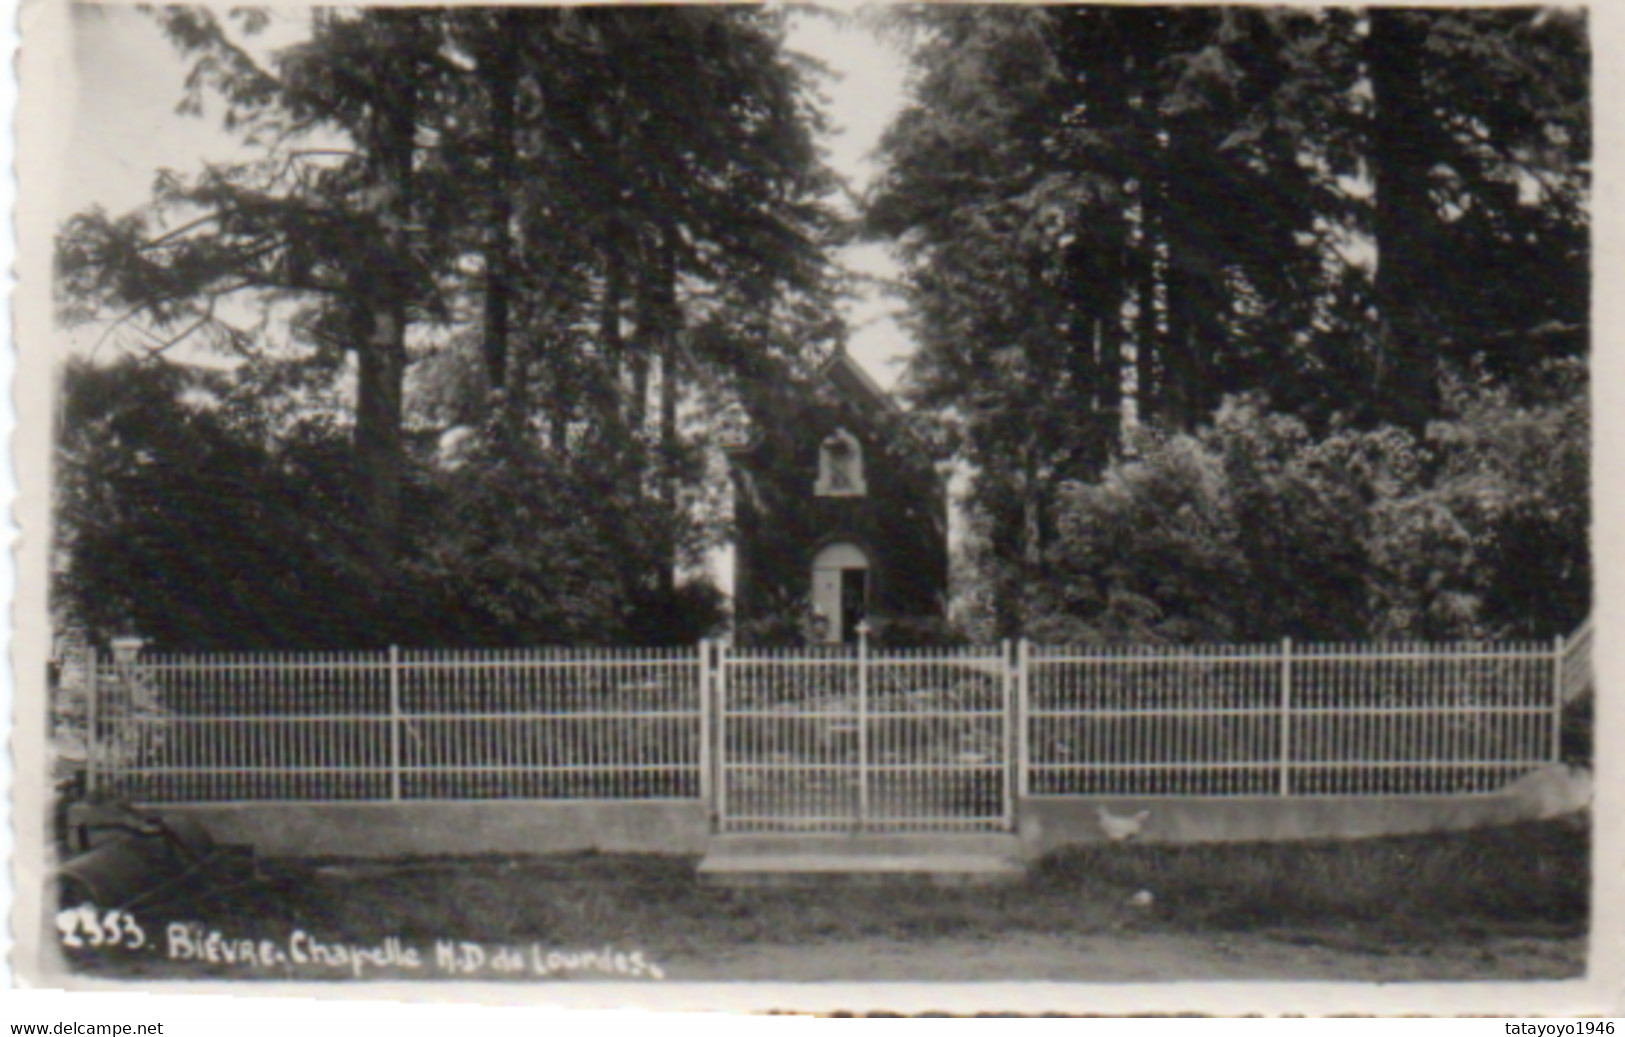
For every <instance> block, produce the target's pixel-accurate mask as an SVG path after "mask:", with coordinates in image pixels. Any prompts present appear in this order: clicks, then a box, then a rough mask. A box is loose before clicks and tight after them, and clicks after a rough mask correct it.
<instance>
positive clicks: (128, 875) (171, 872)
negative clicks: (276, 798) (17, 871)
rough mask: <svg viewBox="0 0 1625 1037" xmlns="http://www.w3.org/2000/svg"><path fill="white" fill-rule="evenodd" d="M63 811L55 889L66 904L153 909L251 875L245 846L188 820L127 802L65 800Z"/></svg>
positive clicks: (251, 862)
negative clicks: (220, 839)
mask: <svg viewBox="0 0 1625 1037" xmlns="http://www.w3.org/2000/svg"><path fill="white" fill-rule="evenodd" d="M61 814H62V816H63V817H64V819H65V821H64V822H63V823H61V824H59V826H58V838H59V840H61V841H62V843H63V845H61V846H59V848H58V849H59V852H60V853H61V856H62V859H63V861H64V863H63V864H62V866H61V867H60V868H58V869H57V894H58V897H59V901H60V903H61V904H62V906H64V907H68V906H77V905H79V904H86V903H88V904H93V905H95V906H96V907H98V908H103V909H107V908H122V909H124V910H130V909H133V908H136V907H151V906H154V905H157V904H160V903H163V902H165V901H168V900H170V899H173V898H175V897H177V896H185V897H186V898H188V899H191V898H192V897H195V896H196V895H198V894H200V893H202V894H208V893H211V892H217V891H224V890H227V889H230V888H233V887H235V886H238V885H241V884H242V883H243V882H245V881H247V880H249V879H252V878H253V876H254V855H253V849H252V848H251V847H232V846H221V845H218V844H217V843H216V842H215V841H214V838H213V836H211V835H210V834H209V830H208V828H206V827H205V826H204V825H203V824H202V823H201V822H199V821H195V820H193V819H191V818H187V817H166V816H164V815H162V814H158V813H147V812H143V811H140V810H137V809H135V808H134V807H132V806H130V805H129V804H125V803H88V802H85V803H78V804H70V805H68V806H66V807H65V808H63V810H62V812H61Z"/></svg>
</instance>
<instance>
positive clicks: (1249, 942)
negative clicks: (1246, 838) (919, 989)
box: [660, 933, 1585, 983]
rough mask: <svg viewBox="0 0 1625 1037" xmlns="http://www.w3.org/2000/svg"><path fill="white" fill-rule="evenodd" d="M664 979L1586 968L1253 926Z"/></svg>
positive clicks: (902, 953) (1580, 946)
mask: <svg viewBox="0 0 1625 1037" xmlns="http://www.w3.org/2000/svg"><path fill="white" fill-rule="evenodd" d="M660 964H661V966H662V967H663V968H664V969H665V971H666V976H667V978H668V979H670V980H677V981H684V980H688V981H712V980H757V981H763V980H777V981H782V982H820V981H848V982H863V981H873V982H966V981H977V980H981V981H1000V980H1008V981H1040V982H1041V981H1061V982H1074V983H1079V982H1081V983H1135V982H1142V983H1143V982H1161V981H1169V980H1210V981H1211V980H1328V981H1345V982H1403V981H1407V980H1410V981H1414V980H1433V981H1454V980H1520V979H1562V978H1572V977H1575V976H1578V975H1580V974H1582V973H1583V972H1584V969H1585V941H1584V940H1580V939H1534V938H1518V939H1508V938H1499V939H1491V940H1485V941H1483V942H1482V943H1479V944H1475V945H1472V946H1468V945H1455V946H1450V947H1441V948H1429V949H1417V948H1409V949H1404V950H1396V951H1393V952H1387V953H1385V952H1382V951H1380V950H1376V949H1373V948H1369V947H1337V946H1333V945H1329V941H1326V940H1325V939H1324V937H1321V938H1317V939H1315V940H1313V941H1311V940H1308V939H1295V938H1292V937H1275V936H1261V935H1255V934H1227V935H1222V936H1199V935H1187V934H1180V933H1123V934H1113V935H1103V934H1091V935H1086V936H1079V937H1065V936H1055V935H1045V934H1023V935H1017V936H1009V937H1004V938H1001V939H998V940H967V939H941V940H922V941H909V942H901V941H894V940H868V941H861V942H859V941H843V942H834V943H820V944H812V945H808V946H794V945H790V944H760V945H754V946H750V947H741V948H739V949H737V950H730V951H726V952H718V953H715V954H709V955H703V956H700V955H696V956H692V957H679V958H671V959H664V960H662V961H661V963H660Z"/></svg>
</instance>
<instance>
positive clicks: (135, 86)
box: [55, 6, 912, 388]
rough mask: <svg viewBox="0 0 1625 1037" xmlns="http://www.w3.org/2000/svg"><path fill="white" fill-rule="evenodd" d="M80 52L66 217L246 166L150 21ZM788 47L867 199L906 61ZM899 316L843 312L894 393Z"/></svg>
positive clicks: (120, 14)
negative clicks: (818, 88) (160, 183)
mask: <svg viewBox="0 0 1625 1037" xmlns="http://www.w3.org/2000/svg"><path fill="white" fill-rule="evenodd" d="M301 21H302V19H301V17H300V15H299V13H298V12H297V11H295V10H293V9H284V11H283V12H282V13H280V14H279V16H278V19H277V20H276V21H275V22H273V24H272V26H271V27H270V29H269V30H268V31H267V34H266V38H267V39H269V40H271V41H273V42H274V43H276V44H280V43H284V42H288V41H290V40H292V39H294V38H297V34H298V26H299V25H300V23H301ZM73 42H74V46H73V66H74V75H73V76H71V77H69V78H70V81H71V84H72V86H73V87H74V88H75V89H76V90H77V97H76V98H75V102H74V104H73V107H72V111H73V123H72V126H71V128H70V129H69V131H68V133H67V134H66V144H67V149H68V150H67V155H68V156H69V157H68V160H67V161H66V162H64V163H63V167H64V168H63V173H64V175H63V176H62V178H61V180H60V182H59V183H58V184H57V185H56V188H57V191H58V197H57V204H56V206H55V210H56V212H58V213H59V214H60V217H66V216H67V215H69V214H71V213H75V212H79V211H82V210H84V209H86V208H88V207H90V206H92V205H100V206H102V207H103V208H105V209H107V210H108V211H109V212H112V213H121V212H125V211H128V210H130V209H132V208H135V207H136V206H138V205H140V204H141V203H142V202H144V201H145V200H146V199H147V198H148V196H149V195H150V192H151V187H152V183H153V177H154V174H155V173H156V171H158V170H159V169H162V168H171V169H174V170H177V171H179V172H183V173H185V172H191V171H194V170H196V169H198V168H199V167H200V166H201V165H202V164H203V163H204V162H206V161H210V160H213V161H223V160H227V159H231V158H233V157H237V156H239V155H240V150H239V148H238V146H237V144H236V142H235V140H234V139H233V138H232V137H230V136H229V135H228V134H226V133H225V132H224V131H222V130H221V129H220V128H219V115H220V111H219V109H218V108H215V109H213V110H208V109H206V111H205V114H204V116H203V117H193V116H184V115H179V114H177V113H176V110H175V109H176V106H177V105H178V104H179V102H180V101H181V98H182V96H183V94H184V90H185V75H186V69H187V64H186V63H185V61H184V60H183V59H182V58H181V57H179V56H178V55H177V54H176V52H175V50H174V48H173V47H172V46H171V45H170V43H169V42H168V41H167V40H165V39H164V38H163V36H162V35H161V34H160V32H159V31H158V29H157V27H156V25H155V24H154V23H153V21H152V19H151V18H149V17H147V16H145V15H143V14H141V13H139V12H137V11H135V10H133V9H131V8H127V7H89V6H80V7H76V8H75V9H74V41H73ZM789 43H790V46H791V47H792V49H795V50H798V51H801V52H804V53H806V54H809V55H811V56H812V57H814V58H817V59H818V60H820V61H821V62H823V63H824V64H825V65H826V66H828V67H829V68H830V70H831V72H832V73H833V75H832V76H831V77H830V78H829V79H828V80H827V81H826V82H825V83H824V84H823V93H824V94H825V95H826V96H827V97H828V99H829V108H828V114H829V119H830V124H831V133H830V134H829V135H828V136H827V138H826V139H825V141H824V144H825V147H826V148H827V149H828V152H829V161H830V163H831V165H833V166H834V168H835V169H836V170H837V171H838V172H839V173H840V174H842V175H843V176H845V177H846V178H847V179H848V180H849V181H850V183H851V185H852V187H853V189H854V190H856V191H860V192H861V191H862V190H863V189H864V188H865V187H866V186H867V185H868V184H869V183H870V182H871V181H872V179H873V177H874V176H875V174H876V172H877V166H876V164H875V163H874V161H873V159H872V153H873V151H874V149H875V147H876V145H877V144H878V143H879V140H880V137H881V134H882V133H883V132H884V131H885V128H886V126H887V124H888V123H889V122H890V121H891V119H892V117H893V116H894V115H895V114H896V112H897V111H898V109H899V108H900V106H901V104H902V101H903V96H904V60H903V58H902V56H901V55H899V54H898V53H896V52H895V51H894V50H892V49H890V48H889V47H888V45H887V44H885V43H883V42H881V41H880V40H879V39H877V38H876V37H875V36H874V35H873V34H872V33H870V32H869V31H868V30H867V29H865V28H864V27H862V26H860V25H857V24H853V23H851V22H849V21H848V22H841V23H837V22H836V21H834V20H831V19H826V18H818V17H807V16H798V17H797V18H796V19H794V28H793V30H792V34H791V38H790V41H789ZM60 217H59V218H60ZM838 261H839V262H840V263H841V264H842V265H843V266H846V267H848V268H849V269H852V270H855V271H858V272H861V273H865V274H869V275H872V276H875V277H879V278H888V277H891V276H893V275H895V273H896V264H895V263H894V262H893V261H892V259H891V256H890V253H889V251H888V249H887V248H886V247H885V246H883V245H858V246H852V247H849V248H847V249H844V250H843V251H842V252H841V254H840V255H839V256H838ZM900 309H901V304H900V302H899V300H898V299H897V298H896V297H895V296H888V295H886V294H885V293H883V292H880V291H875V290H871V291H869V292H868V294H867V296H866V297H864V298H860V299H857V300H854V301H853V302H851V303H850V304H848V305H847V306H846V307H845V308H844V310H845V312H844V315H845V316H846V318H847V321H848V323H849V325H850V326H851V327H852V329H853V333H852V338H851V341H850V343H849V349H850V351H851V353H852V355H853V356H854V357H855V358H857V359H858V360H859V361H860V362H861V363H862V364H863V365H864V366H865V367H866V368H867V369H868V370H869V372H870V373H871V374H872V375H873V376H874V378H875V379H876V381H878V382H879V383H880V384H881V385H883V386H886V387H888V388H889V387H892V386H894V385H895V384H896V382H897V378H898V375H899V373H900V368H901V363H902V361H903V359H904V358H905V357H906V356H907V355H908V353H909V352H910V351H911V349H912V345H911V343H910V341H909V338H908V336H907V334H906V332H904V331H903V329H902V328H901V327H900V325H899V324H898V322H897V320H896V315H897V313H898V312H899V311H900Z"/></svg>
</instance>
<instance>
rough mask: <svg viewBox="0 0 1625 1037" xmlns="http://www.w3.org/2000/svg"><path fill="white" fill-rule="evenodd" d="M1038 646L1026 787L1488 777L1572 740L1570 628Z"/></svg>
mask: <svg viewBox="0 0 1625 1037" xmlns="http://www.w3.org/2000/svg"><path fill="white" fill-rule="evenodd" d="M1026 654H1027V657H1026V660H1025V663H1024V665H1023V666H1022V667H1021V669H1022V672H1023V673H1024V674H1025V675H1026V680H1027V682H1028V683H1027V687H1026V689H1025V694H1024V696H1023V700H1024V701H1025V702H1026V703H1027V704H1028V711H1027V717H1028V723H1027V726H1026V734H1027V746H1026V752H1025V754H1024V761H1023V763H1024V765H1023V766H1022V767H1021V774H1022V775H1023V777H1024V779H1025V782H1026V784H1025V785H1024V786H1023V789H1022V791H1023V793H1024V794H1028V795H1038V796H1055V795H1093V794H1113V795H1140V796H1170V795H1171V796H1185V795H1203V796H1212V795H1271V794H1279V795H1283V796H1290V795H1396V794H1405V793H1438V792H1487V791H1492V790H1493V789H1496V788H1498V787H1500V786H1502V785H1504V784H1506V783H1507V782H1508V781H1510V780H1512V779H1515V778H1517V777H1518V776H1520V775H1521V774H1523V773H1525V772H1527V771H1528V770H1529V769H1530V768H1531V767H1533V766H1535V765H1538V764H1540V763H1543V762H1547V761H1550V760H1554V759H1556V758H1557V757H1558V754H1559V749H1560V747H1559V744H1558V737H1559V734H1560V727H1561V715H1562V696H1561V687H1562V679H1561V668H1562V664H1563V661H1564V659H1565V657H1566V653H1565V651H1564V648H1563V645H1562V643H1561V642H1558V643H1557V644H1555V645H1554V644H1534V643H1508V644H1496V645H1466V644H1460V645H1439V644H1434V645H1404V644H1391V645H1387V644H1358V645H1353V644H1342V645H1294V644H1292V643H1291V642H1290V641H1287V642H1282V643H1280V644H1276V645H1243V646H1228V645H1227V646H1211V647H1210V646H1198V647H1187V648H1181V649H1179V650H1178V651H1168V650H1160V649H1156V650H1154V649H1144V648H1091V649H1089V650H1087V651H1079V650H1077V649H1072V648H1046V647H1034V648H1032V649H1030V650H1028V651H1027V653H1026Z"/></svg>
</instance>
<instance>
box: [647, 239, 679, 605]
mask: <svg viewBox="0 0 1625 1037" xmlns="http://www.w3.org/2000/svg"><path fill="white" fill-rule="evenodd" d="M655 265H656V269H657V271H658V283H657V285H656V288H657V291H658V294H657V296H656V298H655V300H654V304H655V314H656V318H655V319H656V321H657V322H658V332H657V334H658V339H657V343H658V347H659V351H660V472H659V478H660V504H661V510H662V512H664V514H665V517H666V521H665V524H664V528H663V531H662V543H661V545H660V546H661V552H660V554H661V559H660V579H659V583H658V586H659V587H660V589H661V591H662V592H664V593H665V594H666V595H668V596H670V595H671V594H673V593H675V591H676V589H677V553H678V537H677V533H678V525H679V523H678V516H677V509H678V491H679V489H680V481H681V473H680V472H679V470H678V462H679V460H680V459H681V454H682V443H681V442H680V441H679V436H678V428H677V403H678V396H679V389H680V382H679V379H680V377H681V376H680V369H681V366H682V365H681V360H680V358H679V356H678V352H679V346H680V343H679V342H678V331H679V327H678V325H679V322H680V320H681V315H680V314H679V312H678V309H677V284H676V277H677V272H676V266H675V263H674V261H673V257H672V246H671V241H670V238H669V237H668V236H666V235H662V237H661V240H660V244H659V254H658V255H657V256H656V257H655Z"/></svg>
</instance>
